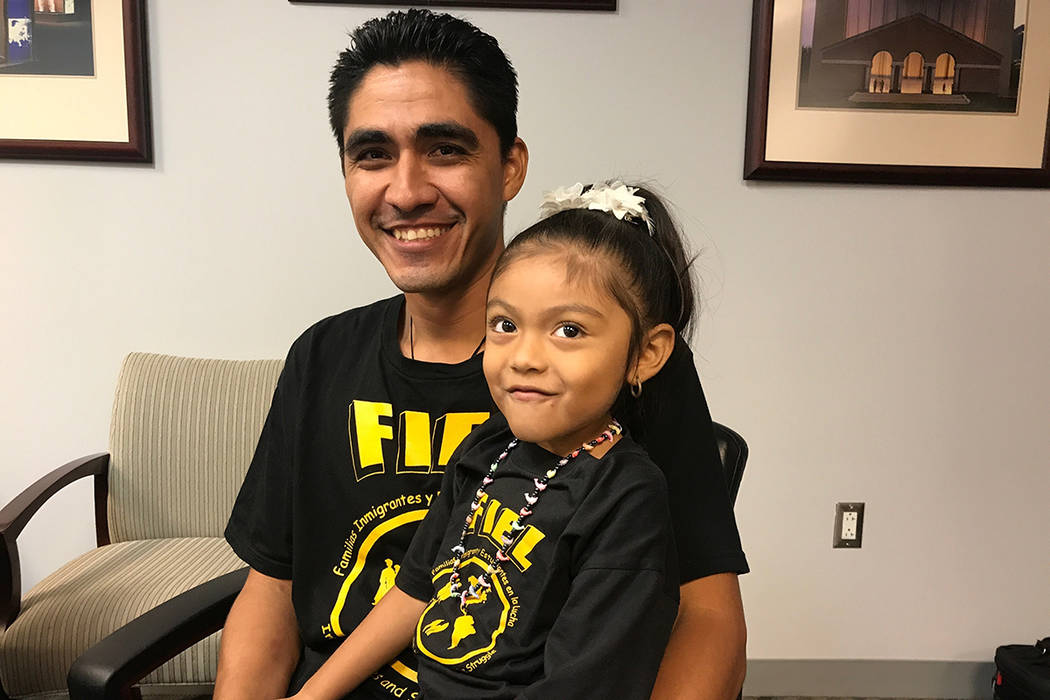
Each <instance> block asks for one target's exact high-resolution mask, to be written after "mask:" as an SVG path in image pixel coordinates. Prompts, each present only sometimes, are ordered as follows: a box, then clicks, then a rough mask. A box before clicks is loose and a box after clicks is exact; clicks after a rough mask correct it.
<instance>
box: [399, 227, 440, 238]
mask: <svg viewBox="0 0 1050 700" xmlns="http://www.w3.org/2000/svg"><path fill="white" fill-rule="evenodd" d="M446 230H447V229H446V228H404V229H402V228H399V229H394V238H396V239H397V240H399V241H414V240H416V239H419V238H437V237H438V236H440V235H441V234H443V233H444V232H445V231H446Z"/></svg>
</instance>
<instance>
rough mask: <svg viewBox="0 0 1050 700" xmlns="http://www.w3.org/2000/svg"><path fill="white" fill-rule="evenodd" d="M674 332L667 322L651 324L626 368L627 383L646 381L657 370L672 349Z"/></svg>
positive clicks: (660, 367) (661, 366)
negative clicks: (635, 357)
mask: <svg viewBox="0 0 1050 700" xmlns="http://www.w3.org/2000/svg"><path fill="white" fill-rule="evenodd" d="M674 339H675V332H674V328H672V327H671V325H670V324H668V323H661V324H658V325H656V326H653V328H651V329H650V330H649V332H648V333H646V334H645V336H644V337H643V338H642V345H641V348H639V350H638V358H637V359H636V360H635V362H634V366H633V367H628V368H627V383H628V384H631V385H634V384H637V383H639V382H647V381H649V380H650V379H651V378H652V377H654V376H655V375H656V373H657V372H659V371H660V370H661V369H662V368H663V366H664V363H665V362H667V358H669V357H670V356H671V351H672V350H674Z"/></svg>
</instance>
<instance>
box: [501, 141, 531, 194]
mask: <svg viewBox="0 0 1050 700" xmlns="http://www.w3.org/2000/svg"><path fill="white" fill-rule="evenodd" d="M528 169H529V148H528V146H526V145H525V142H524V141H522V140H521V139H520V138H515V139H514V143H513V144H511V147H510V152H509V153H507V157H506V158H504V159H503V201H504V202H509V201H510V200H512V199H514V197H516V196H517V194H518V191H519V190H520V189H521V186H522V185H523V184H525V173H526V171H528Z"/></svg>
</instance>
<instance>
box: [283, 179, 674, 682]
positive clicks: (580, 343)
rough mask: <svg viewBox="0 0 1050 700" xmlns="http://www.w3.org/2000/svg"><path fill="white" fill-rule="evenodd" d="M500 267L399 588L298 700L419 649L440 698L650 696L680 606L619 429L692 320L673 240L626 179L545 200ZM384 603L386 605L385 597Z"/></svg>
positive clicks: (653, 473)
mask: <svg viewBox="0 0 1050 700" xmlns="http://www.w3.org/2000/svg"><path fill="white" fill-rule="evenodd" d="M545 209H546V210H547V213H549V214H550V215H549V216H548V217H547V218H545V219H543V220H541V221H540V222H539V223H537V224H535V225H533V226H531V227H530V228H528V229H526V230H525V231H524V232H522V233H521V234H520V235H518V236H517V237H516V238H515V239H514V240H513V241H512V242H511V243H510V244H509V245H508V247H507V249H506V250H505V251H504V253H503V255H502V257H501V258H500V260H499V262H498V263H497V264H496V268H495V271H494V273H493V277H492V282H491V286H490V288H489V296H488V305H487V312H486V314H487V322H488V332H487V339H486V344H485V355H484V361H483V362H484V371H485V378H486V381H487V382H488V385H489V389H490V391H491V392H492V397H493V399H494V400H495V402H496V405H497V406H498V408H499V410H500V415H496V416H494V417H493V418H491V419H490V420H489V421H488V422H486V423H485V424H483V425H481V426H479V427H478V428H477V429H475V430H474V432H473V433H471V435H470V436H469V437H467V438H466V439H465V440H464V441H463V443H462V444H461V445H460V447H459V448H458V449H457V451H456V454H455V455H454V456H453V458H452V460H451V461H450V462H449V466H448V468H447V469H446V472H445V475H444V478H443V481H442V486H441V491H440V493H439V494H438V495H437V496H436V497H435V498H434V501H433V503H432V505H431V507H430V511H429V513H428V514H427V516H426V518H425V520H424V521H423V523H422V525H421V526H420V529H419V531H418V533H417V534H416V536H415V539H414V540H413V542H412V545H411V547H410V548H409V551H408V553H407V554H406V556H405V560H404V561H403V562H401V568H400V570H399V572H398V574H397V578H396V582H395V585H394V586H393V587H392V588H390V589H389V591H388V592H387V593H386V594H385V595H384V596H383V597H382V599H381V600H380V601H379V602H378V604H377V605H376V607H375V609H374V610H373V611H372V613H371V614H369V615H368V617H367V618H366V619H365V620H364V621H363V622H362V623H361V624H360V625H359V626H358V627H357V628H356V629H355V631H354V632H353V633H352V634H351V635H350V636H349V637H348V638H347V639H346V640H345V641H344V642H343V643H342V645H341V646H340V648H339V649H338V650H337V651H336V653H335V654H334V655H333V656H332V657H331V658H330V659H329V660H328V662H326V663H325V665H324V666H323V667H322V668H321V670H320V671H319V672H318V673H316V674H315V675H314V676H313V677H312V678H311V679H310V680H309V681H308V682H307V684H306V685H305V686H304V687H303V689H302V690H301V691H300V692H299V694H298V695H296V697H300V698H318V699H320V698H326V699H328V698H331V699H333V700H334V699H335V698H340V697H343V696H344V695H345V694H346V693H347V692H349V691H350V690H351V689H352V688H353V687H355V686H356V685H357V684H358V683H360V682H361V681H363V680H364V679H365V678H367V677H368V676H369V675H370V674H371V673H372V672H373V671H374V670H375V669H377V668H378V667H379V666H380V665H382V664H383V663H384V662H387V661H389V660H390V659H391V658H393V657H394V656H395V655H396V654H397V653H398V652H399V651H401V650H402V649H403V648H404V647H405V646H406V645H407V643H408V642H409V641H410V640H411V642H412V645H413V648H414V649H415V651H416V654H417V657H418V659H419V662H420V664H419V684H420V686H421V688H422V689H423V693H424V696H425V697H426V698H427V699H428V700H430V699H432V698H456V699H457V700H463V699H466V698H486V699H488V698H612V697H615V698H648V697H649V693H650V690H651V688H652V685H653V682H654V680H655V678H656V673H657V669H658V667H659V665H660V660H661V658H662V656H663V651H664V647H665V645H666V643H667V640H668V637H669V636H670V633H671V628H672V626H673V624H674V620H675V615H676V612H677V607H678V582H679V579H678V575H677V568H676V561H677V560H676V556H675V552H674V546H673V539H672V534H671V530H670V515H669V512H668V504H667V489H666V485H665V482H664V477H663V474H662V473H661V471H660V470H659V469H658V468H657V467H656V466H655V465H654V464H653V463H652V461H651V460H650V459H649V457H648V456H647V455H646V453H645V451H644V450H642V449H641V447H639V446H638V445H637V444H636V443H635V442H633V441H632V440H631V438H630V436H629V435H628V434H626V433H625V432H624V430H623V428H622V427H621V424H620V423H618V422H617V420H616V418H617V417H622V416H624V415H625V414H626V413H629V412H631V411H632V404H633V402H634V400H635V399H637V398H638V396H639V395H640V394H641V392H642V391H643V388H644V384H645V382H646V380H648V379H649V378H650V377H652V376H653V375H655V374H656V373H657V372H658V371H659V370H660V368H661V367H662V366H663V364H664V362H665V361H666V360H667V358H668V356H669V355H670V353H671V350H672V349H673V347H674V342H675V335H676V331H677V332H684V331H685V329H686V328H687V326H688V325H689V324H690V322H691V320H692V316H693V291H692V283H691V279H690V275H689V272H688V270H689V261H688V259H687V258H686V255H685V253H684V250H683V244H682V241H681V238H680V234H679V233H678V231H677V229H676V228H675V227H674V225H673V223H672V221H671V219H670V217H669V215H668V213H667V211H666V208H665V207H664V205H663V204H662V203H661V202H660V200H659V199H657V198H656V197H655V196H654V195H653V194H652V193H650V192H648V191H646V190H644V189H642V188H635V187H627V186H625V185H623V184H622V183H608V184H600V185H594V186H591V187H588V188H584V187H583V186H582V185H576V186H575V187H573V188H565V189H561V190H558V191H556V192H554V193H551V194H549V195H548V196H547V200H546V202H545ZM377 597H378V596H377Z"/></svg>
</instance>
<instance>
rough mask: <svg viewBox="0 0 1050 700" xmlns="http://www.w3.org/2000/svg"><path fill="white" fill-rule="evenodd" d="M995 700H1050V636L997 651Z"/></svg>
mask: <svg viewBox="0 0 1050 700" xmlns="http://www.w3.org/2000/svg"><path fill="white" fill-rule="evenodd" d="M995 669H996V674H995V698H996V700H1050V637H1047V638H1046V639H1042V640H1040V641H1038V642H1036V643H1035V644H1034V645H1031V644H1007V645H1005V646H1001V647H999V648H998V649H996V650H995Z"/></svg>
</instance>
